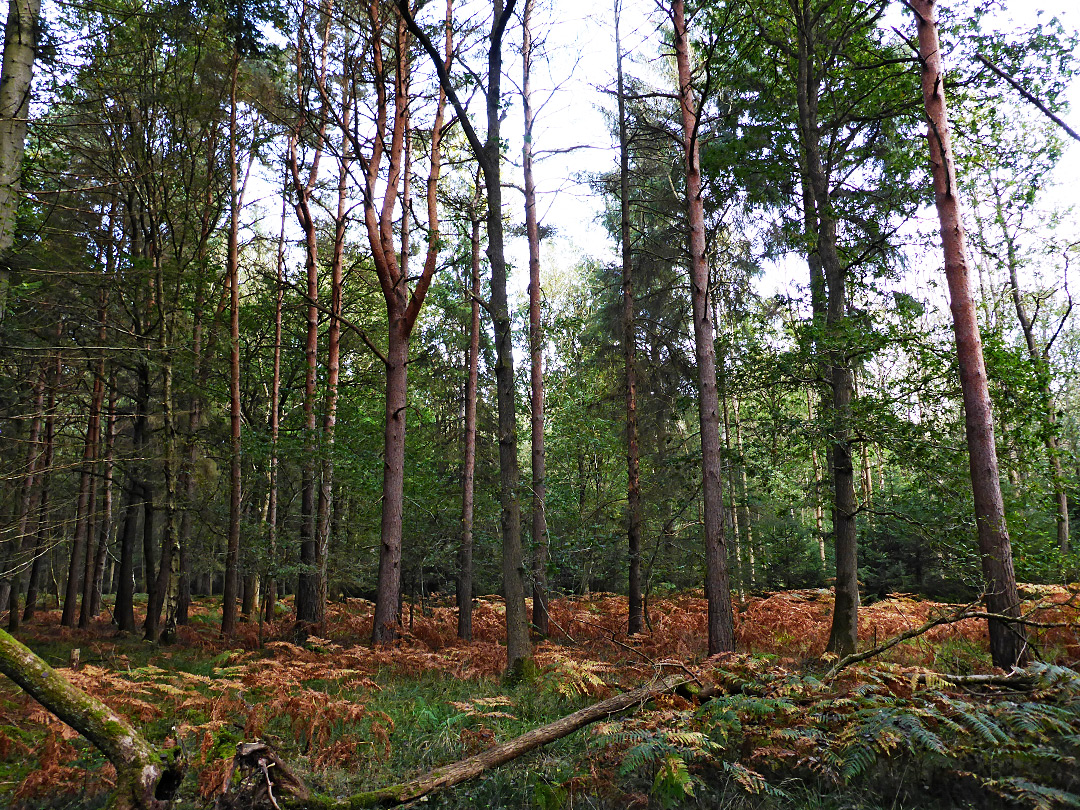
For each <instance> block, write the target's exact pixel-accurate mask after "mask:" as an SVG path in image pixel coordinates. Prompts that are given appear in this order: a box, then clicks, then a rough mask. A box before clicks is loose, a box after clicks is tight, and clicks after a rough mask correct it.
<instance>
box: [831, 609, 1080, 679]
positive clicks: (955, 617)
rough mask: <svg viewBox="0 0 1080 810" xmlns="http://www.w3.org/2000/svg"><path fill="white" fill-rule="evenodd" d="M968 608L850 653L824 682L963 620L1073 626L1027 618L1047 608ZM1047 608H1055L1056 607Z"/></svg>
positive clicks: (1033, 625)
mask: <svg viewBox="0 0 1080 810" xmlns="http://www.w3.org/2000/svg"><path fill="white" fill-rule="evenodd" d="M968 607H969V606H965V607H964V608H961V609H960V610H959V611H957V612H956V613H953V614H951V615H948V616H938V617H936V618H933V619H930V620H929V621H927V622H925V623H923V624H921V625H919V626H918V627H913V628H912V629H910V630H905V631H904V632H903V633H900V634H899V635H895V636H893V637H892V638H890V639H888V640H886V641H883V642H882V643H881V644H878V645H877V646H876V647H872V648H870V649H869V650H864V651H863V652H860V653H852V654H851V655H846V656H844V657H843V658H841V659H840V660H839V661H837V662H836V663H835V664H834V665H833V667H832V669H830V670H829V671H828V672H827V673H825V678H824V680H826V681H831V680H832V679H833V678H835V677H836V676H837V675H839V674H840V672H841V670H844V669H846V668H847V667H849V666H851V665H852V664H857V663H859V662H860V661H865V660H867V659H868V658H873V657H875V656H877V655H880V654H881V653H883V652H885V651H886V650H890V649H892V648H893V647H895V646H896V645H897V644H900V643H901V642H904V641H909V640H911V639H913V638H917V637H918V636H921V635H923V634H924V633H926V632H929V631H930V630H933V629H934V628H935V627H940V626H941V625H943V624H956V623H957V622H962V621H964V620H965V619H991V620H996V621H1000V622H1004V623H1007V624H1019V625H1023V626H1025V627H1042V628H1049V627H1071V626H1073V625H1074V624H1075V622H1039V621H1035V620H1034V619H1029V618H1027V616H1028V615H1031V613H1034V612H1035V611H1036V610H1045V609H1047V606H1036V607H1035V608H1034V609H1032V611H1030V612H1029V613H1028V614H1026V615H1025V616H1007V615H1005V614H1004V613H988V612H987V611H984V610H969V609H968ZM1049 607H1056V605H1055V606H1049Z"/></svg>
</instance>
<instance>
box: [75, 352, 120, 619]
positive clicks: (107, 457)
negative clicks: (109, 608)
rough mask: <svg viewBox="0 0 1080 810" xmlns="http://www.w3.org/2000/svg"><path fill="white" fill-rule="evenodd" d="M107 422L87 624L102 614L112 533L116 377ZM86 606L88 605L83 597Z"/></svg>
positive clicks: (112, 383) (111, 392)
mask: <svg viewBox="0 0 1080 810" xmlns="http://www.w3.org/2000/svg"><path fill="white" fill-rule="evenodd" d="M108 414H109V415H108V418H107V419H106V420H105V449H104V454H103V462H102V463H103V467H104V469H103V471H102V474H101V493H102V494H101V520H100V523H99V524H98V537H97V550H96V551H95V553H94V568H93V572H92V574H91V578H90V582H91V591H90V601H89V607H88V608H87V611H86V613H87V619H86V624H87V626H89V623H90V620H91V619H94V618H96V617H97V615H98V613H100V612H101V592H102V589H103V580H104V576H105V558H106V556H107V554H108V551H109V537H110V535H111V532H112V507H113V486H112V484H113V453H114V448H115V446H116V374H115V372H114V373H113V376H112V379H111V380H110V383H109V410H108ZM83 603H84V604H87V603H86V601H85V597H84V602H83ZM79 626H80V627H82V626H83V617H82V615H81V614H80V616H79Z"/></svg>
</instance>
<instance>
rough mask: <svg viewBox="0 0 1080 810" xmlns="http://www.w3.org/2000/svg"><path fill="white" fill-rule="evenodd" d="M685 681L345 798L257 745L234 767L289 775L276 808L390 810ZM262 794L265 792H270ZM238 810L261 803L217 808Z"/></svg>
mask: <svg viewBox="0 0 1080 810" xmlns="http://www.w3.org/2000/svg"><path fill="white" fill-rule="evenodd" d="M683 683H685V681H683V680H671V679H661V680H657V681H654V682H653V683H651V684H647V685H645V686H642V687H639V688H637V689H634V690H632V691H630V692H625V693H623V694H621V695H615V696H614V697H610V698H607V699H606V700H601V701H600V702H599V703H594V704H593V705H592V706H588V707H586V708H584V709H581V710H580V711H576V712H574V713H573V714H570V715H567V716H566V717H563V718H560V719H559V720H556V721H555V722H554V723H549V724H548V725H546V726H541V727H540V728H535V729H533V730H532V731H527V732H526V733H524V734H522V735H521V736H520V737H515V738H514V739H512V740H509V741H507V742H504V743H501V744H500V745H496V746H494V747H493V748H489V749H488V750H486V751H483V752H482V753H479V754H476V755H475V756H471V757H469V758H468V759H463V760H460V761H459V762H455V763H452V764H450V765H444V766H443V767H441V768H436V769H435V770H433V771H430V772H428V773H426V774H424V775H423V776H420V777H417V778H416V779H413V780H412V781H409V782H403V783H402V784H399V785H392V786H390V787H384V788H379V789H378V790H371V791H367V792H365V793H357V794H356V795H353V796H349V797H347V798H344V799H333V798H330V797H327V796H314V795H311V794H310V792H309V791H308V789H307V788H306V786H304V785H303V783H302V782H299V780H298V779H297V778H296V777H295V776H293V774H291V772H289V771H288V769H287V768H285V767H284V766H283V764H282V763H281V761H280V760H279V759H278V758H277V757H276V756H274V755H273V753H272V752H270V750H269V748H267V747H266V746H264V745H263V744H261V743H242V744H241V745H240V746H238V747H237V755H236V760H235V764H236V768H237V770H240V771H242V772H243V773H245V774H248V775H252V774H253V772H255V769H258V771H257V773H255V774H254V775H256V776H257V777H258V778H259V779H261V780H262V782H263V783H264V784H266V785H267V787H268V788H270V787H271V786H270V784H269V782H270V779H272V777H268V776H266V774H267V773H269V774H274V773H275V771H276V772H278V773H281V774H283V775H284V774H287V775H288V778H287V779H282V780H279V781H276V782H274V784H273V785H272V791H273V793H274V794H275V795H276V802H275V803H274V804H276V805H280V806H281V807H282V808H288V809H289V810H360V808H366V807H391V806H394V805H399V804H404V803H405V802H410V801H413V800H415V799H419V798H420V797H422V796H426V795H428V794H429V793H434V792H435V791H437V790H442V789H444V788H449V787H453V786H455V785H459V784H461V783H462V782H467V781H469V780H470V779H475V778H476V777H477V776H480V774H482V773H484V772H485V771H488V770H491V769H492V768H497V767H498V766H500V765H504V764H506V763H507V762H510V761H511V760H514V759H517V758H518V757H520V756H522V755H523V754H527V753H528V752H530V751H532V750H534V749H536V748H539V747H540V746H543V745H547V744H548V743H551V742H554V741H555V740H559V739H562V738H563V737H566V736H567V735H569V734H572V733H574V732H575V731H577V730H578V729H581V728H584V727H585V726H587V725H589V724H590V723H595V722H596V721H597V720H602V719H604V718H605V717H608V716H610V715H612V714H617V713H619V712H622V711H626V710H627V709H629V708H632V707H634V706H640V705H642V704H644V703H645V702H647V701H649V700H652V699H653V698H655V697H657V696H659V695H663V694H667V693H668V692H672V691H674V690H675V689H676V688H677V687H679V686H680V685H682V684H683ZM267 764H269V765H274V767H271V768H269V769H268V768H266V767H265V765H267ZM266 792H267V793H269V792H270V790H267V791H266ZM241 806H243V807H245V808H247V807H259V805H255V804H253V803H252V802H251V795H250V792H249V793H248V794H246V795H244V796H240V795H238V794H234V795H233V796H232V797H229V796H225V797H222V799H221V800H219V802H218V805H217V807H219V808H239V807H241ZM262 806H263V807H267V808H269V807H272V806H274V805H271V804H270V803H266V804H264V805H262Z"/></svg>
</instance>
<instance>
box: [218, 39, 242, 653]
mask: <svg viewBox="0 0 1080 810" xmlns="http://www.w3.org/2000/svg"><path fill="white" fill-rule="evenodd" d="M239 71H240V57H239V55H238V54H234V55H233V64H232V76H231V78H230V82H229V234H228V253H227V261H228V267H227V272H228V278H229V348H230V351H229V534H228V541H227V544H226V547H225V585H224V588H223V601H222V605H221V634H222V635H223V636H229V635H231V634H232V633H233V632H234V631H235V629H236V596H237V587H238V584H239V583H238V579H239V575H240V574H239V570H240V505H241V499H242V495H243V492H242V490H241V486H242V483H243V481H242V477H241V468H240V420H241V416H242V414H241V409H240V247H239V233H240V177H239V176H240V167H239V165H238V164H237V137H238V133H237V124H236V106H237V98H236V85H237V78H238V74H239Z"/></svg>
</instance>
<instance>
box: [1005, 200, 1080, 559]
mask: <svg viewBox="0 0 1080 810" xmlns="http://www.w3.org/2000/svg"><path fill="white" fill-rule="evenodd" d="M998 205H999V211H998V215H999V218H1000V219H1001V220H1002V221H1004V216H1003V214H1004V212H1003V211H1001V210H1000V205H1001V202H1000V200H999V201H998ZM1005 244H1006V249H1007V256H1008V263H1009V290H1010V292H1011V293H1012V300H1013V307H1014V309H1015V310H1016V319H1017V320H1018V321H1019V322H1020V329H1021V330H1022V331H1023V333H1024V341H1025V343H1027V348H1028V357H1029V358H1030V360H1031V365H1032V366H1033V367H1034V369H1035V373H1036V375H1037V376H1038V378H1039V379H1040V380H1042V384H1041V393H1042V399H1043V408H1044V410H1045V411H1046V430H1045V431H1044V437H1043V443H1044V444H1045V445H1046V456H1047V458H1048V459H1049V460H1050V477H1051V481H1050V483H1051V486H1052V487H1053V490H1054V502H1055V505H1056V507H1057V541H1058V550H1059V551H1060V552H1061V556H1063V557H1064V556H1066V555H1067V554H1068V553H1069V497H1068V494H1067V492H1066V489H1065V471H1064V469H1063V468H1062V464H1061V447H1060V445H1059V442H1058V434H1057V404H1056V403H1055V402H1054V394H1053V392H1052V391H1051V390H1050V362H1049V352H1050V346H1049V345H1047V346H1046V347H1045V348H1044V349H1043V350H1040V349H1039V347H1038V345H1037V344H1036V339H1035V329H1034V326H1033V325H1032V323H1031V318H1030V317H1028V314H1027V309H1026V308H1025V307H1024V299H1023V298H1022V297H1021V295H1020V282H1019V280H1018V278H1017V272H1016V271H1017V264H1018V261H1017V257H1016V244H1015V242H1014V241H1013V238H1012V236H1011V235H1010V234H1006V235H1005Z"/></svg>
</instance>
